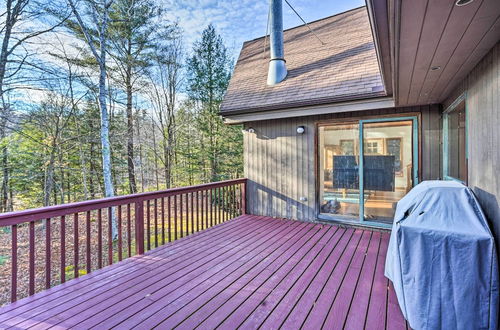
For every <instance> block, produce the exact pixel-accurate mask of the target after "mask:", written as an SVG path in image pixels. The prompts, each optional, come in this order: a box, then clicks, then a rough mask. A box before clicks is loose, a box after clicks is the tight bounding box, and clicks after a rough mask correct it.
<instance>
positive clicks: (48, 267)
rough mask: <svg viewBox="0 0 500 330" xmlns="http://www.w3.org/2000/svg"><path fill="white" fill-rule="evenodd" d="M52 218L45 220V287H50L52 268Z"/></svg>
mask: <svg viewBox="0 0 500 330" xmlns="http://www.w3.org/2000/svg"><path fill="white" fill-rule="evenodd" d="M50 234H51V232H50V218H48V219H46V220H45V289H48V288H50V275H51V274H50V270H51V262H50V259H51V251H50V250H51V245H52V242H51V238H50V236H51V235H50Z"/></svg>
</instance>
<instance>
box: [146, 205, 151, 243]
mask: <svg viewBox="0 0 500 330" xmlns="http://www.w3.org/2000/svg"><path fill="white" fill-rule="evenodd" d="M150 217H151V203H150V201H149V199H148V200H147V202H146V236H147V239H146V244H147V250H148V251H149V250H151V219H150Z"/></svg>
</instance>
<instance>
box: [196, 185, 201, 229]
mask: <svg viewBox="0 0 500 330" xmlns="http://www.w3.org/2000/svg"><path fill="white" fill-rule="evenodd" d="M196 231H197V232H198V231H200V192H199V191H197V192H196Z"/></svg>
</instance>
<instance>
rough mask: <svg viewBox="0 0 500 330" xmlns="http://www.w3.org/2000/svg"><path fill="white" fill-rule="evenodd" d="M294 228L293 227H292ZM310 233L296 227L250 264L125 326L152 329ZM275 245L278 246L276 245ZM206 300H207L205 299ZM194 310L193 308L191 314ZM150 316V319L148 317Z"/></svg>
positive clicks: (215, 279)
mask: <svg viewBox="0 0 500 330" xmlns="http://www.w3.org/2000/svg"><path fill="white" fill-rule="evenodd" d="M294 227H295V226H294ZM310 231H311V227H309V226H296V228H294V230H293V231H292V232H291V233H290V234H289V235H287V236H284V237H283V239H284V240H278V241H274V243H273V244H272V245H271V246H269V248H266V249H265V250H264V251H262V252H261V253H259V254H257V255H255V258H252V259H251V260H250V262H249V263H248V264H247V263H245V264H242V265H240V264H236V267H233V269H234V270H233V269H229V271H228V272H223V273H220V274H218V275H219V276H216V277H213V278H210V279H209V280H208V281H205V282H203V283H201V285H202V287H201V290H200V289H197V290H190V291H188V292H186V293H185V294H180V295H178V296H174V297H173V298H174V299H172V300H170V299H169V300H168V301H167V302H161V303H159V304H158V305H156V306H154V309H152V310H151V311H150V310H148V311H147V312H146V315H143V314H141V315H139V316H140V318H138V319H137V320H135V319H134V320H133V319H130V320H128V322H127V324H131V323H132V324H134V325H135V324H136V323H137V322H142V323H141V327H152V326H155V325H156V324H157V323H158V322H162V321H163V320H164V319H166V318H168V317H169V316H171V315H172V314H173V313H175V312H176V311H178V310H179V309H181V308H187V309H188V311H189V308H190V307H191V306H193V304H195V302H194V301H195V300H198V301H202V302H203V299H202V298H200V297H212V296H213V294H215V293H214V292H217V289H219V288H220V287H221V285H222V284H221V281H224V280H227V279H231V280H233V281H234V280H235V279H238V278H239V277H240V276H242V274H244V273H245V272H246V271H248V269H251V268H252V267H255V265H258V264H259V263H261V262H263V261H264V260H265V259H270V258H273V255H275V254H280V253H283V252H284V251H287V250H288V249H290V248H292V247H293V244H295V243H296V242H298V241H300V240H301V238H303V237H306V236H307V235H309V233H308V232H310ZM276 243H277V244H278V245H276ZM207 299H208V298H207ZM195 310H196V309H194V308H193V312H194V311H195ZM148 316H150V317H148Z"/></svg>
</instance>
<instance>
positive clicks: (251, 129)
mask: <svg viewBox="0 0 500 330" xmlns="http://www.w3.org/2000/svg"><path fill="white" fill-rule="evenodd" d="M247 132H248V133H250V134H253V133H255V129H254V128H253V127H249V128H248V129H247Z"/></svg>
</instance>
